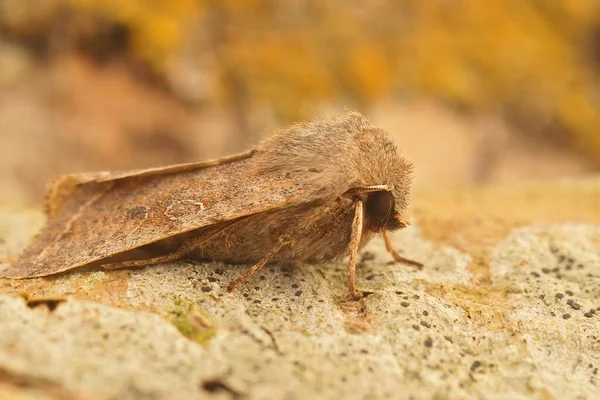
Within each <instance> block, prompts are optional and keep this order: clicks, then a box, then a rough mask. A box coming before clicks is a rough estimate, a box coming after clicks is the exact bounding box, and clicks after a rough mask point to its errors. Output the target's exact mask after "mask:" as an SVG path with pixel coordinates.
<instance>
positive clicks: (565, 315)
mask: <svg viewBox="0 0 600 400" xmlns="http://www.w3.org/2000/svg"><path fill="white" fill-rule="evenodd" d="M562 317H563V319H569V318H571V314H563V316H562Z"/></svg>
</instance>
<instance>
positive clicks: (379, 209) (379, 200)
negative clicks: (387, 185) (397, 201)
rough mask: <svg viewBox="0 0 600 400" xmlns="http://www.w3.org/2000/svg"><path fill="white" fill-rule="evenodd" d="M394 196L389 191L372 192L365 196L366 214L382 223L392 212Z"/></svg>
mask: <svg viewBox="0 0 600 400" xmlns="http://www.w3.org/2000/svg"><path fill="white" fill-rule="evenodd" d="M393 208H394V196H392V194H391V193H390V192H387V191H380V192H373V193H371V194H369V196H368V197H367V215H368V216H369V217H371V218H372V219H373V220H375V221H377V222H380V223H381V224H384V223H385V222H386V221H387V219H388V218H389V217H390V215H391V214H392V209H393Z"/></svg>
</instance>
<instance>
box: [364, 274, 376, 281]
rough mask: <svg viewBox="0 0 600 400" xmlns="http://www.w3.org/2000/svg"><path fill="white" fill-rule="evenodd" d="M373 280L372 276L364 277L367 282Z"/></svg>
mask: <svg viewBox="0 0 600 400" xmlns="http://www.w3.org/2000/svg"><path fill="white" fill-rule="evenodd" d="M373 278H374V276H373V275H367V276H365V279H366V280H368V281H370V280H372V279H373Z"/></svg>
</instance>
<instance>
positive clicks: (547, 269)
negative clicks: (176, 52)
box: [542, 268, 550, 274]
mask: <svg viewBox="0 0 600 400" xmlns="http://www.w3.org/2000/svg"><path fill="white" fill-rule="evenodd" d="M542 272H543V273H545V274H549V273H550V268H542Z"/></svg>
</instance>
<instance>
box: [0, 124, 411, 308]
mask: <svg viewBox="0 0 600 400" xmlns="http://www.w3.org/2000/svg"><path fill="white" fill-rule="evenodd" d="M411 171H412V165H411V163H410V162H409V161H407V160H406V159H404V158H403V157H401V156H400V154H399V153H398V149H397V148H396V145H395V144H394V143H393V141H392V140H391V139H390V137H389V136H388V134H387V133H386V131H385V130H383V129H381V128H378V127H375V126H373V125H371V124H370V122H369V121H368V120H367V119H366V118H365V117H364V116H362V115H361V114H359V113H357V112H348V113H346V114H345V115H341V116H339V117H335V118H332V119H327V120H320V121H312V122H305V123H300V124H296V125H293V126H291V127H288V128H286V129H281V130H279V131H277V132H276V133H275V135H273V136H272V137H270V138H268V139H266V140H264V141H263V142H262V143H261V144H259V145H258V146H257V147H256V148H254V149H252V150H250V151H247V152H245V153H241V154H237V155H234V156H230V157H226V158H221V159H218V160H214V161H207V162H199V163H189V164H179V165H174V166H167V167H162V168H150V169H141V170H133V171H124V172H99V173H87V174H86V173H84V174H77V175H68V176H63V177H61V178H59V179H58V180H57V181H55V183H54V184H53V185H51V186H50V188H49V190H48V193H47V199H46V214H47V216H48V223H47V225H46V226H45V228H44V229H43V230H42V231H41V233H40V234H39V235H38V236H37V237H36V239H35V240H34V241H33V243H32V244H30V245H29V247H28V248H26V249H25V251H24V252H23V253H22V254H21V256H20V258H19V259H18V260H17V261H16V262H15V263H14V264H12V265H10V266H8V267H7V268H6V269H5V270H4V271H3V272H2V273H1V275H2V276H4V277H8V278H16V279H21V278H33V277H41V276H46V275H51V274H56V273H60V272H63V271H67V270H71V269H74V268H77V267H81V266H88V265H92V266H98V265H100V266H102V267H103V268H105V269H107V270H110V269H116V268H132V267H143V266H147V265H152V264H158V263H166V262H170V261H174V260H177V259H179V258H182V257H184V256H189V257H194V258H199V259H209V260H218V261H223V262H225V263H230V264H253V265H254V266H253V267H252V268H250V269H249V270H248V271H247V272H245V273H244V274H243V275H242V276H240V277H239V278H238V279H237V280H235V281H233V282H232V283H231V284H230V285H229V286H228V290H229V291H232V290H234V289H235V288H236V287H238V286H239V285H240V284H241V283H242V282H245V281H246V280H248V279H249V278H250V277H252V276H253V275H254V274H256V273H257V272H258V271H260V270H261V268H263V267H264V266H265V265H266V264H267V263H282V262H287V261H291V260H302V261H313V262H315V261H316V262H318V261H326V260H336V259H341V258H343V257H345V256H348V258H349V261H348V277H349V278H348V279H349V282H348V286H349V296H350V297H353V298H355V297H360V292H359V291H358V290H357V288H356V278H355V274H356V264H357V253H358V251H359V250H360V249H361V248H362V247H363V246H364V245H365V244H366V243H367V242H368V241H369V240H370V239H371V238H373V237H374V236H375V235H378V234H381V235H382V236H383V239H384V240H385V244H386V248H387V250H388V251H389V252H390V253H391V255H392V256H393V258H394V260H396V261H400V262H404V263H407V264H410V265H413V266H416V267H421V266H422V265H421V264H419V263H417V262H414V261H410V260H407V259H405V258H403V257H401V256H400V255H399V254H398V253H397V252H396V251H394V249H393V248H392V244H391V242H390V238H389V236H388V232H389V231H395V230H398V229H401V228H404V227H406V226H408V225H409V220H408V215H407V207H408V203H409V196H410V186H411Z"/></svg>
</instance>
